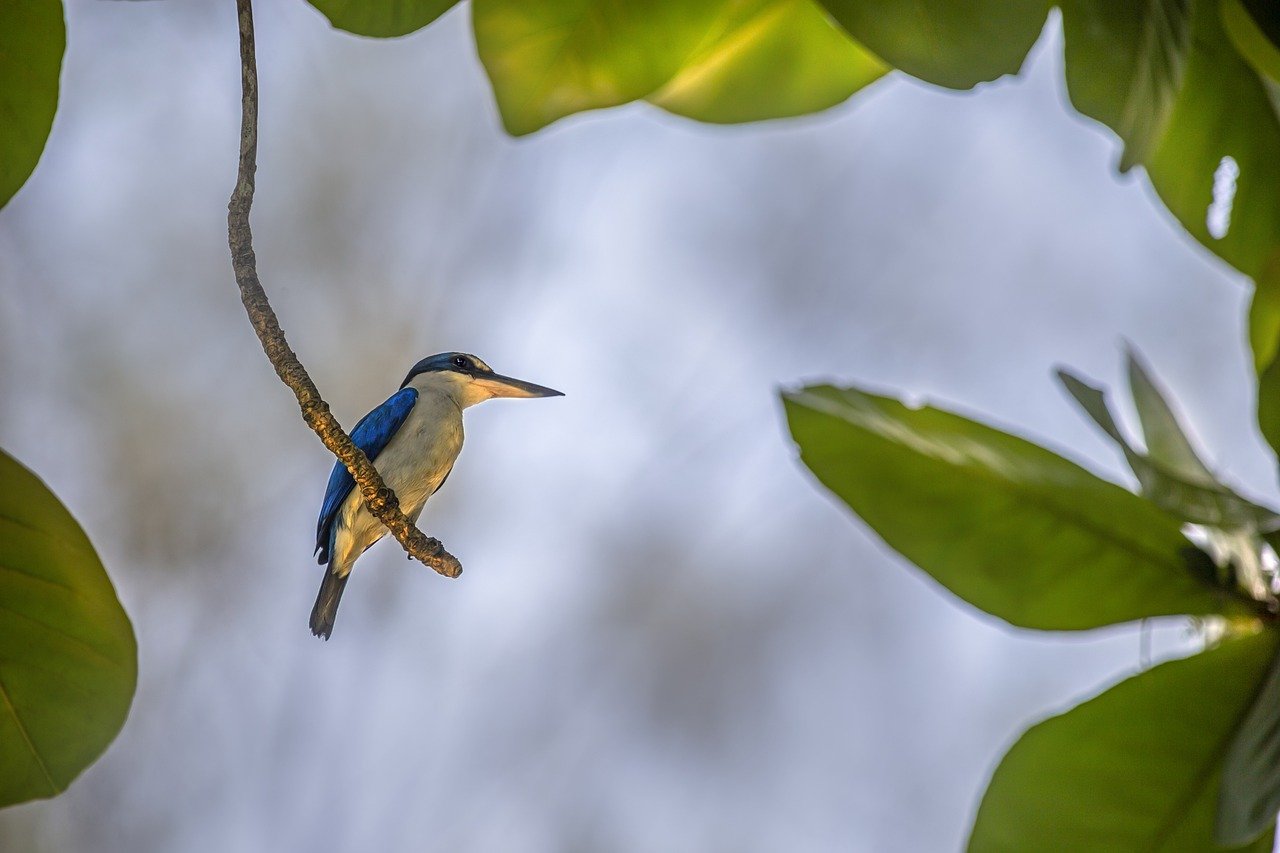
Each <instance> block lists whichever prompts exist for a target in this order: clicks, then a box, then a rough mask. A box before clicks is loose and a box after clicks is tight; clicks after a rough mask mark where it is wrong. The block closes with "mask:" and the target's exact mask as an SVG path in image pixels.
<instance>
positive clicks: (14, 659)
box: [0, 451, 138, 806]
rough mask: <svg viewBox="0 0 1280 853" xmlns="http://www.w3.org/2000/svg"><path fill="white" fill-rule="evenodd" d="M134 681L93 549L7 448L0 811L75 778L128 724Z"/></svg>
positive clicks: (1, 505) (114, 605) (1, 523)
mask: <svg viewBox="0 0 1280 853" xmlns="http://www.w3.org/2000/svg"><path fill="white" fill-rule="evenodd" d="M137 678H138V664H137V646H136V645H135V642H134V638H133V628H132V627H131V626H130V624H129V618H128V617H127V616H126V615H125V613H124V610H123V609H122V608H121V607H120V602H119V601H118V600H117V599H116V593H115V589H114V588H113V587H112V585H111V580H110V579H109V578H108V577H107V573H106V571H105V570H103V568H102V563H101V562H99V561H98V556H97V554H95V553H94V550H93V545H92V544H90V542H89V540H88V538H87V537H86V536H85V535H84V531H83V530H81V529H80V525H78V524H76V521H75V519H74V518H72V517H71V515H70V513H68V512H67V510H66V508H64V507H63V506H62V504H61V503H59V502H58V499H57V498H56V497H54V495H53V493H52V492H50V491H49V490H48V489H47V488H46V487H45V486H44V484H43V483H41V482H40V481H39V480H38V479H37V478H36V476H35V475H34V474H32V473H31V472H30V471H28V470H27V469H26V468H23V467H22V466H21V465H20V464H18V463H17V462H16V461H14V459H13V458H12V457H10V456H8V455H6V454H5V453H4V452H3V451H0V806H3V805H10V804H12V803H20V802H24V801H26V800H32V799H37V798H41V797H50V796H53V795H54V794H57V793H59V792H61V791H62V790H64V789H65V788H66V787H67V786H68V785H69V784H71V781H72V780H73V779H75V778H76V776H78V775H79V774H80V772H81V771H82V770H84V769H85V768H86V767H88V766H89V765H90V764H91V763H93V761H94V760H95V759H96V758H97V757H98V756H99V755H101V754H102V751H103V750H105V749H106V748H107V745H108V744H110V743H111V741H112V740H113V739H114V738H115V736H116V734H117V733H118V732H119V731H120V727H121V726H122V725H123V724H124V720H125V716H126V715H127V714H128V712H129V705H130V703H131V702H132V701H133V692H134V688H135V686H136V684H137Z"/></svg>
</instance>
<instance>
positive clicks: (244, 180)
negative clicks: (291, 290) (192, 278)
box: [227, 0, 462, 578]
mask: <svg viewBox="0 0 1280 853" xmlns="http://www.w3.org/2000/svg"><path fill="white" fill-rule="evenodd" d="M236 11H237V12H238V17H239V20H240V79H241V86H242V92H241V106H242V116H241V124H240V170H239V174H238V175H237V177H236V188H235V190H233V191H232V193H231V202H230V204H229V205H228V206H227V236H228V242H229V243H230V246H231V266H232V268H233V269H234V270H235V275H236V284H238V285H239V286H240V300H241V301H242V302H243V303H244V309H245V311H247V312H248V313H249V321H250V322H251V323H253V330H254V331H255V332H257V333H258V340H259V341H261V342H262V349H263V351H264V352H266V354H267V358H268V359H270V360H271V366H272V367H274V368H275V369H276V374H277V375H278V376H279V377H280V379H281V381H283V382H284V384H285V385H288V386H289V388H290V389H292V391H293V393H294V396H296V397H297V398H298V405H299V407H301V409H302V418H303V420H305V421H306V422H307V426H309V427H311V428H312V429H313V430H315V433H316V435H318V436H320V440H321V441H323V442H324V446H325V447H327V448H329V450H331V451H333V454H334V455H335V456H337V457H338V458H339V459H340V460H342V464H344V465H346V466H347V470H349V471H350V472H351V475H352V476H353V477H355V480H356V485H357V486H358V487H359V489H360V494H361V495H362V496H363V497H364V502H365V506H366V507H368V508H369V512H371V513H373V515H374V517H376V518H377V519H378V520H379V521H381V522H382V523H383V524H384V525H386V527H387V529H388V530H390V531H391V535H392V536H394V537H395V538H396V540H397V541H399V543H400V544H401V545H403V546H404V550H405V551H407V552H408V553H409V556H410V557H414V558H416V559H418V560H421V561H422V562H423V563H425V564H426V565H428V566H430V567H431V568H433V569H435V570H436V571H437V572H439V573H440V574H442V575H444V576H446V577H451V578H455V577H457V576H458V575H460V574H461V573H462V564H461V563H459V562H458V559H457V558H456V557H454V556H453V555H452V554H450V553H449V552H448V551H446V550H445V549H444V546H443V545H441V544H440V541H439V540H438V539H433V538H431V537H429V536H427V535H425V534H424V533H423V532H422V531H420V530H418V528H416V527H414V526H413V522H411V521H409V519H408V518H406V517H405V515H404V513H402V512H401V511H400V501H399V500H398V499H397V498H396V494H395V492H393V491H391V489H389V488H387V485H386V483H384V482H382V477H381V476H379V474H378V472H377V470H376V469H375V468H374V467H373V464H372V463H371V462H370V461H369V458H368V457H367V456H365V455H364V452H363V451H362V450H360V448H359V447H356V445H355V443H354V442H352V441H351V437H350V436H349V435H347V434H346V432H345V431H343V429H342V426H341V425H340V424H339V423H338V421H337V419H336V418H334V416H333V415H332V414H331V413H330V411H329V404H328V403H326V402H325V401H324V400H323V399H322V398H321V396H320V391H319V390H318V389H317V388H316V385H315V383H314V382H312V381H311V377H310V376H308V375H307V371H306V368H304V367H303V366H302V363H301V362H299V361H298V357H297V355H295V354H294V352H293V350H292V349H290V348H289V343H288V341H286V340H285V337H284V332H283V331H281V329H280V323H279V322H278V321H277V320H276V315H275V312H274V311H272V310H271V304H270V303H269V302H268V301H267V294H266V293H265V292H264V291H263V289H262V283H261V282H260V281H259V280H258V263H257V258H256V257H255V256H254V253H253V236H252V234H251V232H250V231H249V208H250V207H251V206H252V205H253V188H254V172H255V171H256V170H257V159H258V66H257V61H256V59H255V57H254V43H253V7H252V3H251V0H236Z"/></svg>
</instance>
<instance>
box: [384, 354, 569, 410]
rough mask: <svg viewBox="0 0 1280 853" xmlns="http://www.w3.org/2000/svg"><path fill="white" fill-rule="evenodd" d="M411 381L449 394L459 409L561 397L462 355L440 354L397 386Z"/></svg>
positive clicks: (412, 371)
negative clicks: (486, 403)
mask: <svg viewBox="0 0 1280 853" xmlns="http://www.w3.org/2000/svg"><path fill="white" fill-rule="evenodd" d="M415 379H419V381H420V382H421V383H423V384H426V385H431V386H435V387H436V388H438V389H439V390H441V391H444V392H446V393H448V394H451V395H452V396H453V397H454V399H456V400H457V401H458V405H460V406H462V408H464V409H465V408H466V407H467V406H474V405H475V404H476V403H480V402H483V401H485V400H489V399H492V398H493V397H563V396H564V394H562V393H561V392H559V391H556V390H554V389H551V388H545V387H543V386H542V385H534V384H533V383H532V382H525V381H524V380H523V379H514V378H512V377H510V376H503V375H502V374H500V373H494V372H493V368H492V367H490V366H489V365H487V364H485V363H484V362H483V361H481V360H480V359H478V358H476V357H475V356H474V355H471V354H469V353H465V352H442V353H437V354H436V355H433V356H429V357H427V358H424V359H423V360H422V361H420V362H418V363H417V364H415V365H414V366H413V369H412V370H410V371H409V375H408V376H406V377H405V378H404V382H402V383H400V387H401V388H404V387H405V386H406V385H408V384H409V383H411V382H413V381H414V380H415Z"/></svg>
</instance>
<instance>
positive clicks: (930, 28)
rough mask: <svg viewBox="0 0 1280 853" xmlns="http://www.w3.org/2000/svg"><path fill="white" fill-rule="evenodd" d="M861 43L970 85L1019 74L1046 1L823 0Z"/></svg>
mask: <svg viewBox="0 0 1280 853" xmlns="http://www.w3.org/2000/svg"><path fill="white" fill-rule="evenodd" d="M822 3H823V5H825V6H826V7H827V9H828V10H829V11H830V12H831V15H832V17H834V18H835V19H836V20H837V21H838V22H840V24H841V26H843V27H844V28H845V30H847V31H848V32H849V34H850V35H852V36H853V37H854V38H855V39H857V41H858V42H860V43H861V44H864V45H866V46H867V48H868V49H869V50H870V51H871V52H873V53H875V54H876V55H877V56H879V57H881V58H882V59H884V60H885V61H887V62H888V63H889V64H891V65H893V66H894V67H895V68H900V69H902V70H903V71H905V72H907V73H908V74H910V75H912V76H914V77H919V78H920V79H921V80H926V81H928V82H930V83H936V84H938V85H939V86H948V87H950V88H952V89H969V88H972V87H973V86H974V85H976V84H978V83H981V82H984V81H987V80H994V79H996V78H997V77H1000V76H1002V75H1004V74H1016V73H1018V70H1019V69H1020V68H1021V67H1022V61H1023V59H1025V58H1026V55H1027V51H1029V50H1030V49H1031V46H1032V45H1033V44H1035V42H1036V38H1037V37H1039V35H1040V30H1041V29H1042V28H1043V27H1044V21H1045V15H1046V14H1048V12H1049V7H1050V5H1052V4H1051V3H1050V2H1048V0H933V2H922V0H822Z"/></svg>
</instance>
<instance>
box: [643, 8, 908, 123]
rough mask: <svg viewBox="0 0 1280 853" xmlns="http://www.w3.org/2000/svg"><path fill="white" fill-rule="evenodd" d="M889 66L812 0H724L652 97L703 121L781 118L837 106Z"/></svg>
mask: <svg viewBox="0 0 1280 853" xmlns="http://www.w3.org/2000/svg"><path fill="white" fill-rule="evenodd" d="M888 70H889V68H888V66H886V65H885V64H884V63H883V62H881V61H880V60H879V59H877V58H876V57H875V56H873V55H872V54H870V53H868V52H867V51H866V50H864V49H863V48H861V47H859V46H858V45H857V44H855V43H854V42H853V40H852V39H850V38H849V37H848V36H847V35H845V34H844V33H843V32H842V31H841V30H840V29H839V28H838V27H837V26H836V25H835V24H834V23H832V21H831V19H830V18H828V17H827V15H826V13H825V12H824V11H823V10H822V9H820V8H819V7H818V6H817V5H815V3H814V2H813V0H751V2H733V3H724V4H723V11H722V13H721V16H720V19H719V20H717V21H716V23H715V24H714V25H713V26H712V28H711V30H710V31H709V32H708V33H707V35H706V37H705V38H704V39H703V43H702V45H701V46H699V47H698V49H696V50H695V51H694V52H693V53H692V54H691V55H690V57H689V58H688V59H687V60H686V61H685V63H684V64H683V66H682V67H681V68H680V70H679V72H677V73H676V75H675V77H673V78H672V79H671V80H669V81H668V82H667V83H666V85H665V86H663V87H662V88H661V89H659V90H658V91H657V92H655V93H653V94H652V95H650V96H649V100H650V101H652V102H653V103H655V104H657V105H658V106H660V107H662V108H664V109H667V110H670V111H671V112H673V113H678V114H680V115H683V116H688V117H689V118H694V119H698V120H700V121H709V122H719V123H731V122H743V121H756V120H759V119H768V118H780V117H783V116H793V115H801V114H803V113H811V112H817V111H818V110H824V109H826V108H827V107H830V106H834V105H835V104H838V103H840V102H841V101H843V100H845V99H846V98H848V97H849V96H850V95H852V94H853V93H854V92H856V91H858V90H859V89H861V88H862V87H863V86H866V85H867V84H868V83H871V82H873V81H875V80H878V79H879V78H880V77H881V76H883V75H884V73H885V72H886V71H888Z"/></svg>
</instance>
